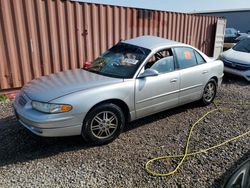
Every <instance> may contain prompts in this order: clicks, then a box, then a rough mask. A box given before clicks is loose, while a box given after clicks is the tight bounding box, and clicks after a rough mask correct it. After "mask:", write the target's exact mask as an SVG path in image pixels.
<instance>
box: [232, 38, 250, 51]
mask: <svg viewBox="0 0 250 188" xmlns="http://www.w3.org/2000/svg"><path fill="white" fill-rule="evenodd" d="M233 49H234V50H235V51H239V52H246V53H250V38H247V39H243V40H241V41H240V42H238V43H237V44H236V45H235V46H234V47H233Z"/></svg>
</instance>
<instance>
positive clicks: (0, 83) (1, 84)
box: [0, 2, 11, 89]
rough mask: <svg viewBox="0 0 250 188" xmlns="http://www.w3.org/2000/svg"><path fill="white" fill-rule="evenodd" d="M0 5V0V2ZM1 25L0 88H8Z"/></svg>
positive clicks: (9, 81)
mask: <svg viewBox="0 0 250 188" xmlns="http://www.w3.org/2000/svg"><path fill="white" fill-rule="evenodd" d="M0 5H1V2H0ZM2 19H3V17H2V14H1V13H0V24H1V25H2ZM2 29H3V27H0V88H1V89H8V88H11V84H10V83H11V79H10V77H9V71H8V70H9V69H8V64H7V58H6V48H5V45H4V38H3V30H2Z"/></svg>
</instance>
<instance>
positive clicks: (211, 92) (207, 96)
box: [200, 79, 217, 106]
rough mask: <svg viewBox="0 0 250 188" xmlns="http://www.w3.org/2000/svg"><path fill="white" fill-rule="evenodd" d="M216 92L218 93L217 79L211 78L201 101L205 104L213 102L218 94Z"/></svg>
mask: <svg viewBox="0 0 250 188" xmlns="http://www.w3.org/2000/svg"><path fill="white" fill-rule="evenodd" d="M216 93H217V84H216V81H215V80H214V79H211V80H209V81H208V83H207V84H206V86H205V87H204V91H203V94H202V98H201V101H200V102H201V104H202V105H204V106H206V105H209V104H211V103H212V102H213V100H214V98H215V96H216Z"/></svg>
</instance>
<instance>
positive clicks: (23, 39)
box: [12, 1, 39, 83]
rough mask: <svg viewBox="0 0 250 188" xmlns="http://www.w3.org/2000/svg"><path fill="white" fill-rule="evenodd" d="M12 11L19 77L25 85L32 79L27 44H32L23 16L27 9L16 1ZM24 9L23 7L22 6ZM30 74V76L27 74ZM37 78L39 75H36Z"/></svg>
mask: <svg viewBox="0 0 250 188" xmlns="http://www.w3.org/2000/svg"><path fill="white" fill-rule="evenodd" d="M12 5H13V9H14V11H13V12H14V15H13V16H14V18H15V19H14V28H15V30H16V38H17V43H16V46H17V50H18V56H19V63H20V65H21V67H22V69H20V76H21V77H22V78H23V81H24V83H27V82H28V81H30V80H31V79H32V72H33V71H31V68H30V65H31V59H30V57H31V56H30V50H29V48H30V46H29V44H32V43H31V42H32V40H31V39H30V37H27V36H28V35H29V32H28V30H27V29H26V27H25V25H26V24H25V20H24V14H25V13H26V14H27V11H28V9H27V8H26V9H23V6H22V5H24V4H22V3H21V2H20V1H17V2H16V3H13V4H12ZM24 8H25V5H24ZM27 72H28V73H30V74H27ZM37 76H39V75H37Z"/></svg>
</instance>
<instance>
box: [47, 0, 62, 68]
mask: <svg viewBox="0 0 250 188" xmlns="http://www.w3.org/2000/svg"><path fill="white" fill-rule="evenodd" d="M55 3H56V2H55V1H47V4H46V5H47V6H46V8H47V12H48V14H47V19H48V22H49V25H48V29H49V33H48V34H49V42H50V54H51V57H52V66H51V67H52V72H59V71H60V64H59V62H60V58H59V46H58V33H59V32H58V30H57V28H58V27H57V22H56V14H55V13H56V11H55V10H56V9H55Z"/></svg>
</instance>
